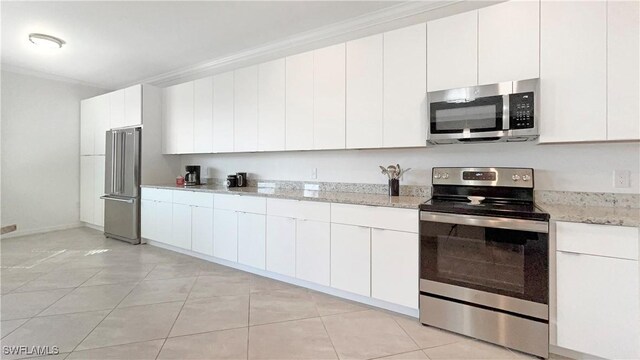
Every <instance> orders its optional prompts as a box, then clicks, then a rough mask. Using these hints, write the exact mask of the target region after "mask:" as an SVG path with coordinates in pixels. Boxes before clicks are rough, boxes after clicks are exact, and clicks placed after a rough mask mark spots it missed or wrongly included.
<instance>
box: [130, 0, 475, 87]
mask: <svg viewBox="0 0 640 360" xmlns="http://www.w3.org/2000/svg"><path fill="white" fill-rule="evenodd" d="M464 2H467V3H468V2H469V1H464V0H442V1H435V2H427V1H408V2H403V3H401V4H398V5H394V6H391V7H388V8H384V9H381V10H378V11H374V12H371V13H368V14H365V15H362V16H358V17H355V18H352V19H349V20H345V21H342V22H338V23H335V24H331V25H328V26H324V27H321V28H319V29H315V30H311V31H307V32H304V33H300V34H297V35H294V36H291V37H288V38H285V39H283V40H280V41H276V42H272V43H269V44H266V45H261V46H257V47H254V48H250V49H247V50H245V51H241V52H238V53H235V54H232V55H229V56H225V57H221V58H218V59H215V60H210V61H206V62H202V63H199V64H195V65H192V66H188V67H184V68H180V69H176V70H173V71H169V72H165V73H162V74H159V75H156V76H152V77H149V78H145V79H141V80H139V81H136V82H135V83H131V84H127V85H133V84H139V83H145V84H152V85H156V86H161V87H162V86H169V85H173V84H177V83H180V82H184V81H188V80H193V79H196V78H200V77H205V76H209V75H213V74H216V73H220V72H223V71H226V70H230V69H231V68H233V67H234V66H235V67H240V65H250V64H251V63H257V62H260V61H267V60H270V57H271V59H273V58H275V57H274V55H279V56H278V57H282V56H283V55H284V56H286V55H291V54H293V53H294V51H296V50H297V51H304V50H311V49H310V48H309V47H310V46H311V45H313V44H318V43H321V42H323V41H324V42H326V41H329V40H331V39H339V38H340V37H345V36H347V35H349V34H354V33H358V32H364V31H366V30H367V29H371V28H375V27H380V26H384V25H389V24H392V23H396V22H397V23H401V24H399V25H398V26H396V27H402V26H406V25H407V24H406V23H402V20H407V19H409V18H417V17H419V16H420V15H423V16H424V15H425V14H427V13H429V12H433V11H435V10H438V9H442V8H445V7H449V6H451V5H454V4H460V3H464ZM415 22H416V23H417V22H419V21H415ZM326 45H329V44H326Z"/></svg>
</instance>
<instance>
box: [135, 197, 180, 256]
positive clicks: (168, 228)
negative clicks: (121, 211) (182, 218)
mask: <svg viewBox="0 0 640 360" xmlns="http://www.w3.org/2000/svg"><path fill="white" fill-rule="evenodd" d="M143 196H144V191H143ZM140 204H141V208H140V227H141V229H140V231H141V235H142V238H144V239H148V240H153V241H157V242H161V243H164V244H171V238H172V236H173V234H172V228H173V204H172V203H170V202H164V201H157V200H151V199H145V198H144V197H143V199H142V200H141V201H140Z"/></svg>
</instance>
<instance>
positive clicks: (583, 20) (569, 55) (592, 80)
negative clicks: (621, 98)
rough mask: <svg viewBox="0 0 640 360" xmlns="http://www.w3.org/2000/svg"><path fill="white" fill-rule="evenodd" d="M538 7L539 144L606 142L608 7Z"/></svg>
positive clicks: (557, 3) (583, 3) (562, 4)
mask: <svg viewBox="0 0 640 360" xmlns="http://www.w3.org/2000/svg"><path fill="white" fill-rule="evenodd" d="M540 6H541V8H540V49H541V50H540V105H541V108H540V117H539V119H540V142H570V141H596V140H606V137H607V74H606V69H607V39H606V36H607V3H606V2H604V1H542V3H541V5H540ZM568 24H571V26H568Z"/></svg>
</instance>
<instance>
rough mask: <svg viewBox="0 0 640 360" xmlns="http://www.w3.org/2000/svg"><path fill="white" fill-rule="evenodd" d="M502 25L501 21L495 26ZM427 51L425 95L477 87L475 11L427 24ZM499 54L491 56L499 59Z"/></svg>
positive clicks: (476, 23)
mask: <svg viewBox="0 0 640 360" xmlns="http://www.w3.org/2000/svg"><path fill="white" fill-rule="evenodd" d="M503 23H504V19H501V21H500V24H499V25H502V24H503ZM502 29H503V30H502V31H510V30H506V29H505V28H502ZM385 47H386V44H385ZM427 48H428V51H427V90H428V91H437V90H446V89H454V88H459V87H467V86H474V85H477V84H478V11H469V12H466V13H462V14H457V15H453V16H448V17H445V18H441V19H437V20H433V21H429V22H428V23H427ZM501 50H502V51H500V52H499V53H497V54H494V56H502V53H503V52H505V49H501ZM385 65H386V64H385Z"/></svg>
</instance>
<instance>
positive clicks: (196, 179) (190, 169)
mask: <svg viewBox="0 0 640 360" xmlns="http://www.w3.org/2000/svg"><path fill="white" fill-rule="evenodd" d="M185 171H186V172H187V173H186V175H185V176H184V184H185V185H186V186H196V185H200V165H187V166H185Z"/></svg>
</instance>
